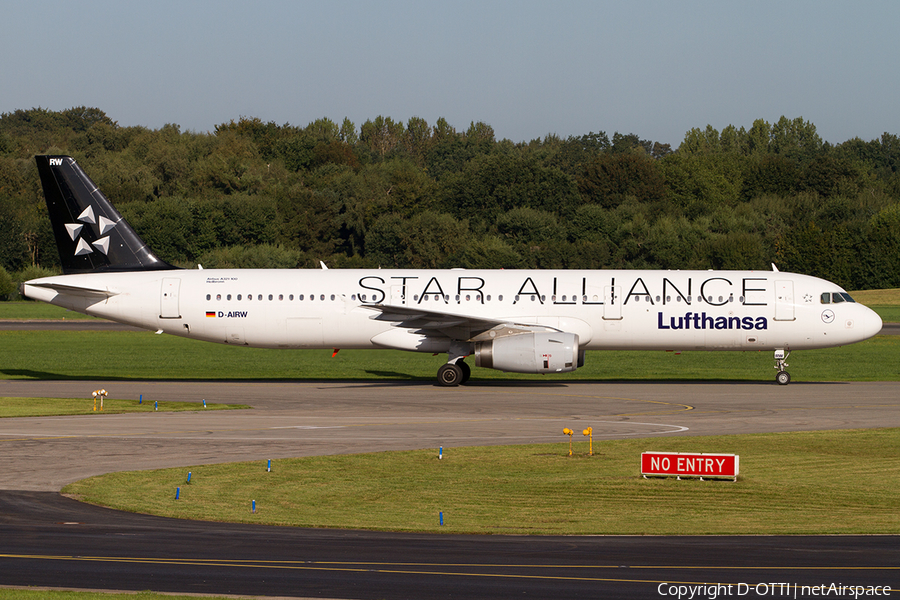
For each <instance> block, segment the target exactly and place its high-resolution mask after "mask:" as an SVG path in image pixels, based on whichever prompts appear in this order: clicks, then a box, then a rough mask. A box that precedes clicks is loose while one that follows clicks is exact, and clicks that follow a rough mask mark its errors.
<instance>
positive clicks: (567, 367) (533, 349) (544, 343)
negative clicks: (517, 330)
mask: <svg viewBox="0 0 900 600" xmlns="http://www.w3.org/2000/svg"><path fill="white" fill-rule="evenodd" d="M583 365H584V351H580V350H579V349H578V336H577V335H576V334H574V333H564V332H556V331H540V332H536V333H522V334H519V335H511V336H508V337H499V338H496V339H493V340H488V341H484V342H476V343H475V366H476V367H485V368H487V369H498V370H500V371H507V372H511V373H567V372H569V371H574V370H575V369H577V368H578V367H581V366H583Z"/></svg>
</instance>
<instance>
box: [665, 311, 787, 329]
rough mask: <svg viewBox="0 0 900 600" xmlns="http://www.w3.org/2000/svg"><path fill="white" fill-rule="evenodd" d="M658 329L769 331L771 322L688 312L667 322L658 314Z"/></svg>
mask: <svg viewBox="0 0 900 600" xmlns="http://www.w3.org/2000/svg"><path fill="white" fill-rule="evenodd" d="M657 315H658V320H657V325H656V328H657V329H745V330H752V329H768V328H769V321H768V320H767V319H766V318H765V317H755V318H754V317H711V316H707V314H706V313H705V312H702V313H694V312H686V313H684V316H683V317H669V320H668V322H666V320H665V317H664V316H663V314H662V313H661V312H660V313H657Z"/></svg>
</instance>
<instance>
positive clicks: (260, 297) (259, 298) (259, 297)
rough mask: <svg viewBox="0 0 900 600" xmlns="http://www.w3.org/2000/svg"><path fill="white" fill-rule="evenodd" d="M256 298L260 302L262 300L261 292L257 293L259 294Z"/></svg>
mask: <svg viewBox="0 0 900 600" xmlns="http://www.w3.org/2000/svg"><path fill="white" fill-rule="evenodd" d="M256 299H257V300H259V301H260V302H262V294H259V295H258V296H257V297H256Z"/></svg>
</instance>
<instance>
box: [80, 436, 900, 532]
mask: <svg viewBox="0 0 900 600" xmlns="http://www.w3.org/2000/svg"><path fill="white" fill-rule="evenodd" d="M560 437H561V438H562V437H563V436H560ZM898 446H900V429H876V430H852V431H849V430H848V431H818V432H803V433H777V434H758V435H736V436H716V437H679V438H666V439H652V440H650V439H630V440H616V441H608V442H602V443H595V444H594V451H595V455H594V456H591V457H589V456H587V455H586V452H587V443H586V442H581V443H577V444H576V456H573V457H568V456H566V453H567V450H568V443H567V442H565V441H560V443H559V444H552V445H531V446H507V447H487V448H484V447H482V448H446V447H445V448H444V458H443V460H438V457H437V451H436V449H435V450H426V451H414V452H381V453H374V454H360V455H351V456H346V455H345V456H327V457H314V458H298V459H285V460H278V461H273V462H272V472H271V473H269V472H266V462H265V461H257V462H252V463H236V464H226V465H207V466H196V467H188V468H181V469H166V470H158V471H144V472H132V473H113V474H109V475H104V476H101V477H95V478H91V479H87V480H84V481H80V482H77V483H74V484H71V485H69V486H67V487H66V488H65V490H64V492H65V493H70V494H74V495H76V497H78V498H81V499H84V500H86V501H88V502H92V503H97V504H102V505H106V506H111V507H113V508H119V509H122V510H129V511H136V512H142V513H152V514H159V515H165V516H170V517H178V518H186V519H202V520H214V521H229V522H244V523H269V524H276V525H292V526H298V527H349V528H354V529H375V530H391V531H421V532H441V533H478V534H487V533H512V534H542V535H548V534H553V535H557V534H561V535H570V534H617V535H618V534H622V535H625V534H628V535H632V534H636V535H650V534H653V535H657V534H660V535H670V534H672V535H674V534H677V535H707V534H850V533H853V534H866V533H894V534H896V533H900V496H898V495H897V494H896V493H895V492H896V489H897V485H898V483H900V456H898V454H897V451H896V449H897V447H898ZM647 450H657V451H673V452H727V453H736V454H738V455H740V462H741V475H740V477H739V478H738V481H737V482H732V481H698V480H681V481H678V480H676V479H673V478H669V479H643V478H641V476H640V453H641V452H643V451H647ZM188 471H191V472H192V478H191V483H190V484H186V483H185V481H186V475H187V472H188ZM178 486H180V488H181V491H180V499H179V500H177V501H176V500H175V488H176V487H178ZM251 500H256V507H257V511H256V513H251V511H250V508H251ZM439 512H443V515H444V526H440V525H439V520H438V514H439Z"/></svg>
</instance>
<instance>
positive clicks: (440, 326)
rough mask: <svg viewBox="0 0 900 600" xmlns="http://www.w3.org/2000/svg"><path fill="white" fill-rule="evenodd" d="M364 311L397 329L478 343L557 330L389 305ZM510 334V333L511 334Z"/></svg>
mask: <svg viewBox="0 0 900 600" xmlns="http://www.w3.org/2000/svg"><path fill="white" fill-rule="evenodd" d="M360 306H361V308H365V309H368V310H372V311H375V312H377V313H378V314H376V315H373V316H372V317H370V318H372V319H374V320H376V321H390V322H391V323H392V324H393V325H394V327H399V328H402V329H410V330H414V333H417V334H419V335H425V336H430V337H435V336H440V337H446V338H450V339H454V340H465V341H476V340H478V339H486V338H485V337H484V336H487V335H490V334H489V333H488V332H492V331H493V332H494V335H493V336H490V337H499V336H503V335H515V334H518V333H525V332H528V331H557V329H555V328H553V327H548V326H546V325H540V324H537V323H513V322H510V321H508V320H506V319H491V318H485V317H474V316H471V315H459V314H454V313H447V312H441V311H436V310H423V309H421V308H411V307H407V306H390V305H386V304H362V305H360ZM507 332H508V333H507Z"/></svg>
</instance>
